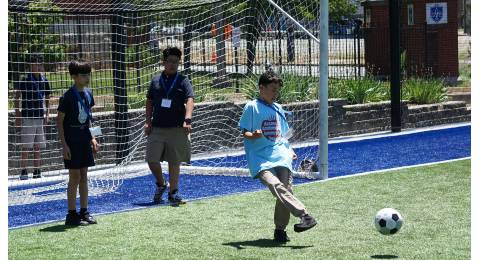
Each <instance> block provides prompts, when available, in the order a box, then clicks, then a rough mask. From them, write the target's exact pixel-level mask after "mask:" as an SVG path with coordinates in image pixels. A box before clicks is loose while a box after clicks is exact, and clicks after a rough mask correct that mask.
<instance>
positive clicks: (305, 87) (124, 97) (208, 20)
mask: <svg viewBox="0 0 480 260" xmlns="http://www.w3.org/2000/svg"><path fill="white" fill-rule="evenodd" d="M274 3H275V4H276V5H278V6H277V7H276V6H274V5H273V4H272V2H269V1H266V0H265V1H259V0H227V1H214V0H203V1H134V0H131V1H117V0H113V1H102V0H98V1H86V2H81V3H80V2H78V1H68V0H62V1H51V0H35V1H9V12H8V26H9V27H8V28H9V31H8V43H9V56H8V57H9V91H8V94H9V134H8V151H9V159H8V160H9V161H8V163H9V164H8V174H9V204H10V205H15V204H24V203H32V202H39V201H43V200H50V199H60V198H66V195H65V189H66V185H67V181H68V172H67V171H66V170H65V169H64V167H63V155H62V149H61V144H60V143H59V138H58V132H57V128H56V125H55V120H56V114H57V110H56V109H57V107H58V99H59V97H60V96H61V95H62V94H63V93H65V91H66V90H68V88H69V87H70V86H71V85H72V80H71V78H70V76H69V74H68V68H67V66H68V63H69V61H71V60H73V59H79V58H81V59H85V60H87V61H89V62H90V63H91V65H92V68H93V71H92V76H91V81H90V85H89V88H90V89H91V90H92V92H93V96H94V99H95V106H94V107H93V120H94V125H97V126H101V128H102V132H103V135H102V136H101V137H98V138H97V140H98V141H99V143H100V144H101V150H100V152H99V153H98V154H97V155H96V156H95V163H96V166H95V167H91V168H90V169H89V185H90V194H91V195H95V194H102V193H105V192H109V191H113V190H115V189H117V188H118V187H119V185H121V184H122V182H123V181H124V180H125V179H126V178H130V177H134V176H138V175H145V174H149V170H148V168H147V165H146V163H145V162H144V157H145V146H146V137H145V135H144V133H143V126H144V123H145V101H146V92H147V90H148V88H149V85H150V81H151V79H152V77H153V76H154V75H156V74H158V73H160V72H161V70H162V66H161V60H162V56H161V52H162V50H163V49H165V48H166V47H167V46H172V47H173V46H176V47H178V48H180V49H181V50H182V52H183V56H182V63H181V65H180V67H179V70H180V72H181V73H182V74H183V75H185V76H187V77H188V78H189V80H190V81H191V82H192V85H193V87H194V92H195V109H194V113H193V120H192V121H193V132H192V134H191V143H192V163H191V165H185V166H182V168H181V171H182V173H188V174H224V175H238V176H242V175H248V169H247V161H246V159H245V156H244V152H243V143H242V141H243V140H242V137H241V133H240V131H239V129H238V120H239V117H240V115H241V113H242V109H243V106H244V105H245V103H246V102H247V101H249V100H252V99H254V98H256V97H257V95H258V87H257V82H258V77H259V75H260V74H261V73H263V72H265V71H266V70H268V69H271V70H274V71H275V72H277V73H278V74H280V75H281V76H282V78H283V80H284V85H283V88H282V90H281V93H280V97H279V100H278V102H279V103H281V104H282V105H283V106H284V108H285V109H286V110H288V111H291V112H292V116H291V117H289V123H290V124H291V126H292V127H293V129H294V134H293V137H292V138H291V139H290V142H291V143H292V145H293V147H294V148H295V151H296V152H297V155H298V157H299V158H298V160H296V161H295V163H294V168H295V170H296V174H297V175H298V176H306V177H312V178H315V177H316V175H315V169H314V168H315V167H312V165H313V164H314V163H315V160H316V158H317V150H318V147H317V145H318V138H319V130H318V129H319V119H318V117H319V116H318V108H319V105H318V94H317V93H318V82H319V70H318V64H319V51H318V50H319V45H318V42H317V40H316V39H314V38H312V37H311V36H312V35H313V36H315V37H318V29H317V28H318V14H319V5H318V3H319V2H318V1H310V0H300V1H283V0H282V1H276V2H274ZM278 7H280V8H278ZM280 9H282V10H283V11H281V10H280ZM286 13H287V14H288V15H289V16H291V18H293V19H294V20H295V21H296V22H298V23H299V24H301V25H302V26H303V27H304V28H305V29H306V30H308V32H309V33H310V34H311V35H309V34H308V33H306V32H305V31H303V30H301V29H300V28H299V27H298V25H296V24H295V23H294V22H293V21H292V20H291V19H289V18H288V17H287V16H286ZM33 55H40V56H41V57H43V62H42V65H43V66H42V67H43V72H42V75H43V76H44V78H46V80H48V83H49V87H50V91H49V92H48V93H49V94H50V95H49V96H47V95H45V94H46V92H47V91H44V90H42V88H40V89H38V88H37V89H33V90H32V89H29V90H25V89H22V88H20V87H19V86H21V85H22V84H23V85H25V84H27V85H28V84H31V80H30V79H29V77H30V74H31V73H32V66H31V63H30V62H29V60H30V58H31V57H32V56H33ZM337 73H346V74H349V73H350V72H349V67H345V68H344V69H343V70H341V71H340V72H337ZM29 91H30V92H29ZM22 92H27V93H22ZM37 92H42V94H41V95H38V93H37ZM47 97H48V100H47ZM25 99H27V100H25ZM28 99H30V100H28ZM33 101H39V102H42V103H43V105H42V106H43V110H44V112H45V113H44V114H48V115H49V118H48V119H46V120H45V122H43V125H42V128H43V130H44V140H41V141H38V142H37V141H34V145H35V146H37V145H39V144H41V145H39V146H40V150H39V157H36V156H35V153H34V152H33V151H34V148H28V147H30V145H31V143H30V145H29V143H25V140H27V139H28V138H27V139H26V138H25V137H24V134H22V127H23V124H25V120H28V119H29V118H28V117H27V116H25V114H24V112H23V111H25V110H28V109H29V108H27V107H25V104H26V103H25V102H33ZM47 111H48V113H47ZM35 146H34V147H35ZM22 151H26V152H25V153H23V154H22ZM24 168H26V169H27V171H28V173H29V176H28V180H20V179H19V176H20V173H21V171H22V169H24ZM35 168H38V169H40V170H41V172H42V177H41V178H33V176H32V172H33V169H35ZM163 168H164V169H167V168H166V167H163Z"/></svg>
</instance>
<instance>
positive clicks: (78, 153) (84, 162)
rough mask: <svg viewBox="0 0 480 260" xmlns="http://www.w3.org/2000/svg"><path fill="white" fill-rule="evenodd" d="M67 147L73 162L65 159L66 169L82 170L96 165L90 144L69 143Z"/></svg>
mask: <svg viewBox="0 0 480 260" xmlns="http://www.w3.org/2000/svg"><path fill="white" fill-rule="evenodd" d="M67 145H68V147H69V148H70V154H71V160H65V159H63V162H64V164H65V169H81V168H86V167H90V166H94V165H95V161H94V159H93V150H92V145H91V144H90V142H88V141H87V142H81V143H80V142H71V143H69V142H68V141H67Z"/></svg>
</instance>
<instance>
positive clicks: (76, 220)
mask: <svg viewBox="0 0 480 260" xmlns="http://www.w3.org/2000/svg"><path fill="white" fill-rule="evenodd" d="M65 225H66V226H84V225H88V223H87V222H85V221H83V220H82V219H81V218H80V215H78V213H76V212H75V213H68V214H67V216H66V217H65Z"/></svg>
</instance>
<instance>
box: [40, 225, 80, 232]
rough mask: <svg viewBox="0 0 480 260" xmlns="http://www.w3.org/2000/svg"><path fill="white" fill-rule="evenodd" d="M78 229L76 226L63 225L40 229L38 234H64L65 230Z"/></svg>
mask: <svg viewBox="0 0 480 260" xmlns="http://www.w3.org/2000/svg"><path fill="white" fill-rule="evenodd" d="M72 228H78V226H66V225H63V224H60V225H55V226H51V227H46V228H42V229H40V230H39V231H40V232H65V230H67V229H72Z"/></svg>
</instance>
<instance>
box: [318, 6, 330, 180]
mask: <svg viewBox="0 0 480 260" xmlns="http://www.w3.org/2000/svg"><path fill="white" fill-rule="evenodd" d="M319 27H320V28H319V32H320V36H319V39H320V44H319V45H320V63H319V68H318V69H319V78H320V80H319V81H320V82H319V84H320V87H319V90H318V92H319V93H318V94H319V102H320V113H319V116H320V118H319V120H320V121H319V122H320V129H319V131H320V132H319V136H320V138H319V139H320V143H319V146H318V162H319V163H320V165H319V173H320V179H322V180H323V179H327V178H328V0H320V17H319Z"/></svg>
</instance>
